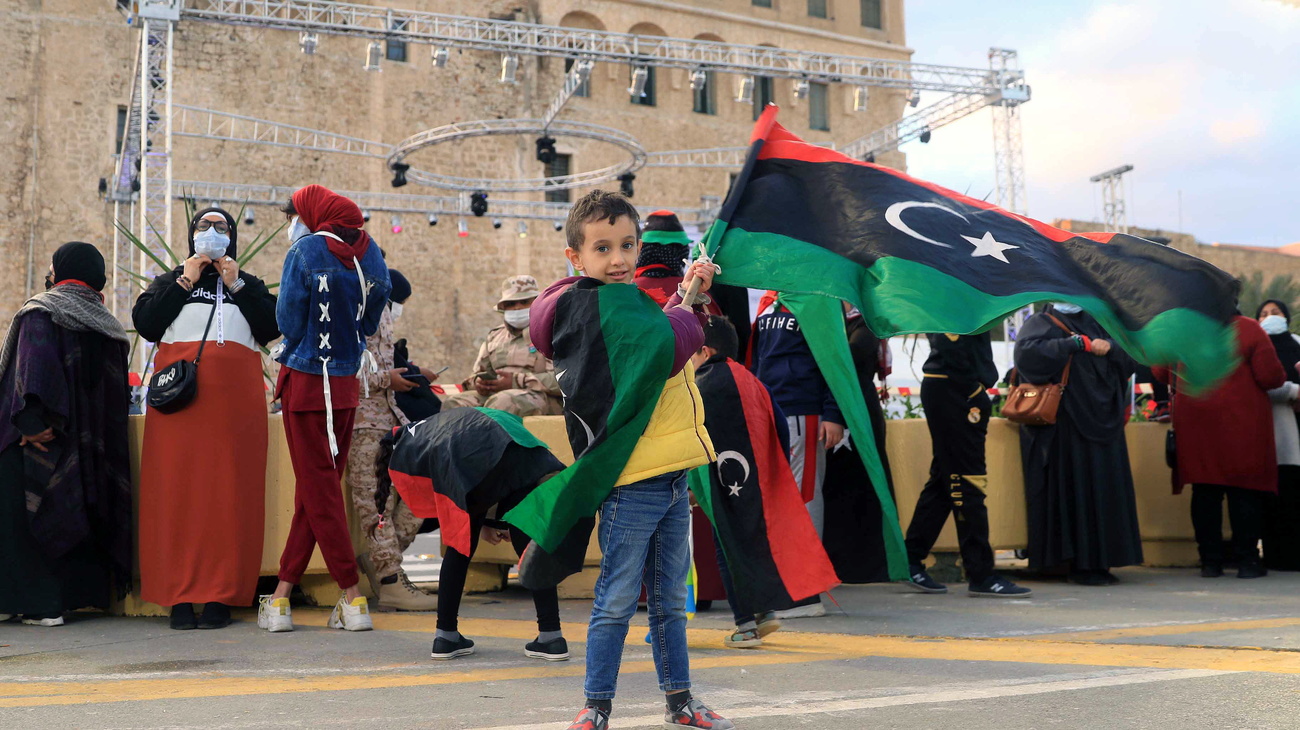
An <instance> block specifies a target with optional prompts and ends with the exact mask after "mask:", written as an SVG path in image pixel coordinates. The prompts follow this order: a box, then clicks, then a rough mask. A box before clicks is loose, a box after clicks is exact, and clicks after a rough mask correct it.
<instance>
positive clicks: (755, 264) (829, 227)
mask: <svg viewBox="0 0 1300 730" xmlns="http://www.w3.org/2000/svg"><path fill="white" fill-rule="evenodd" d="M776 113H777V109H776V107H775V106H769V107H768V109H767V110H765V111H764V112H763V115H762V117H760V119H759V121H758V123H757V124H756V125H755V129H754V135H753V138H752V141H751V147H750V152H749V156H748V158H747V160H746V162H745V166H744V168H742V170H741V173H740V176H739V177H738V178H737V180H736V182H735V184H734V185H733V186H732V189H731V192H730V194H729V195H728V197H727V200H726V202H725V203H724V205H723V207H722V212H721V214H720V215H719V219H718V220H717V221H716V222H715V223H714V225H713V226H712V228H710V230H709V233H708V235H707V237H706V250H707V251H708V253H709V254H710V255H712V256H713V257H714V260H715V261H716V262H717V263H718V264H719V265H720V266H721V267H722V273H721V275H720V276H719V277H718V281H719V282H721V283H724V284H730V285H735V286H745V287H750V288H754V289H773V290H776V291H779V292H782V294H783V296H782V298H781V301H782V302H783V303H784V304H785V305H786V306H787V307H788V308H789V309H790V310H791V311H792V312H793V313H794V314H795V316H796V317H797V318H798V319H799V324H800V327H801V328H802V329H803V331H804V334H805V337H807V339H808V343H809V346H810V347H811V349H812V351H813V356H814V357H815V358H816V360H817V364H818V366H819V367H820V368H821V369H822V371H823V375H824V376H825V377H826V381H827V384H828V385H829V386H830V388H831V392H832V393H833V394H834V396H835V399H836V402H837V403H838V404H839V405H840V408H841V410H843V412H844V414H845V417H846V419H847V420H848V426H849V429H850V432H851V433H852V434H853V441H854V445H855V448H856V450H857V452H858V454H859V455H861V456H862V457H863V461H864V463H865V465H866V467H867V472H868V474H869V475H870V476H871V480H872V482H873V485H874V486H875V488H876V492H877V496H878V497H879V498H880V501H881V505H882V507H883V508H884V509H883V510H882V511H883V512H884V514H883V516H882V519H883V520H884V522H885V525H884V529H885V535H886V541H885V542H886V553H887V556H888V558H889V564H890V574H891V576H893V577H895V578H902V577H905V570H906V565H905V561H906V556H905V554H904V551H903V545H902V536H901V534H900V533H899V529H898V524H897V523H898V520H897V513H896V510H895V509H894V506H893V502H892V499H890V498H889V496H888V492H887V490H886V489H885V487H884V485H885V480H884V475H883V471H882V469H881V466H880V463H879V457H878V455H877V454H876V453H875V450H874V449H872V448H870V444H871V443H872V438H871V424H870V421H869V419H868V417H867V413H866V409H865V406H863V405H862V404H863V400H862V398H863V395H862V393H861V387H860V385H859V384H858V382H857V378H856V376H855V375H854V373H853V366H852V359H851V357H850V354H849V351H848V345H847V342H846V337H845V333H844V323H843V315H842V311H841V309H840V306H841V305H840V303H839V301H836V300H844V301H848V302H851V303H853V304H854V305H856V306H857V307H858V308H859V309H860V310H861V311H862V314H863V317H864V318H865V319H866V322H867V324H868V325H869V326H870V327H871V329H872V331H874V332H875V333H876V334H877V335H879V336H881V337H889V336H893V335H898V334H910V333H924V332H954V333H962V334H969V333H976V332H982V331H984V330H987V329H988V328H990V327H992V326H994V325H995V324H997V323H998V322H1000V321H1001V320H1002V319H1003V318H1005V317H1006V316H1007V315H1008V314H1009V313H1011V312H1014V311H1015V310H1017V309H1019V308H1021V307H1024V306H1026V305H1028V304H1032V303H1034V302H1040V301H1049V300H1050V301H1067V302H1073V303H1075V304H1078V305H1080V306H1082V307H1083V308H1084V309H1085V310H1087V311H1088V312H1089V313H1090V314H1092V315H1093V316H1094V317H1096V319H1097V320H1098V321H1099V322H1100V323H1101V324H1102V326H1103V327H1105V328H1106V330H1107V331H1108V332H1109V333H1110V334H1111V336H1113V337H1114V338H1115V340H1116V342H1117V343H1118V344H1119V345H1120V346H1121V347H1123V348H1124V349H1125V350H1126V351H1127V352H1128V353H1130V354H1131V355H1133V357H1134V358H1136V359H1138V360H1139V361H1141V362H1144V363H1146V364H1169V363H1175V362H1177V363H1181V364H1182V370H1183V372H1185V373H1186V374H1187V380H1188V382H1189V385H1190V386H1192V387H1196V388H1201V389H1204V388H1207V387H1210V386H1212V385H1213V384H1214V383H1215V382H1217V381H1218V380H1220V379H1222V378H1223V377H1225V376H1226V375H1227V374H1228V373H1230V372H1232V370H1233V368H1234V367H1235V366H1236V360H1237V358H1236V356H1235V350H1236V348H1235V342H1234V337H1233V334H1232V330H1231V328H1229V327H1228V326H1227V325H1226V322H1227V320H1228V318H1229V316H1231V315H1232V313H1233V311H1234V306H1235V299H1236V291H1237V285H1236V282H1235V281H1234V280H1233V278H1232V277H1231V276H1229V275H1228V274H1227V273H1225V272H1223V271H1221V270H1219V269H1217V268H1215V267H1214V266H1211V265H1210V264H1208V263H1206V262H1204V261H1202V260H1200V259H1198V258H1195V257H1193V256H1189V255H1187V254H1184V253H1181V252H1179V251H1176V250H1174V249H1171V248H1168V247H1165V246H1160V245H1158V244H1155V243H1151V242H1149V241H1145V240H1143V239H1140V238H1137V237H1134V236H1128V235H1123V234H1111V233H1105V234H1082V235H1080V234H1074V233H1070V232H1068V231H1063V230H1060V229H1057V228H1053V227H1052V226H1049V225H1047V224H1044V223H1041V222H1039V221H1036V220H1032V219H1030V218H1026V217H1024V216H1021V215H1017V214H1014V213H1010V212H1007V211H1004V210H1002V209H1000V208H997V207H996V206H994V205H992V204H989V203H986V202H983V201H980V200H975V199H973V198H969V197H967V196H964V195H961V194H959V193H956V192H953V191H951V190H947V189H945V188H942V187H939V186H937V185H934V184H931V183H927V182H924V181H921V180H917V179H914V178H911V177H908V176H907V175H905V174H903V173H901V172H898V171H896V170H891V169H889V168H886V167H881V166H879V165H874V164H871V163H866V162H861V161H858V160H853V159H850V158H848V157H845V156H844V155H842V154H840V153H838V152H835V151H833V150H828V149H825V148H821V147H815V146H813V145H809V144H807V143H805V142H804V141H803V140H801V139H799V138H798V137H796V136H794V135H793V134H791V133H790V132H788V131H787V130H785V129H784V128H783V127H781V125H779V124H777V122H776Z"/></svg>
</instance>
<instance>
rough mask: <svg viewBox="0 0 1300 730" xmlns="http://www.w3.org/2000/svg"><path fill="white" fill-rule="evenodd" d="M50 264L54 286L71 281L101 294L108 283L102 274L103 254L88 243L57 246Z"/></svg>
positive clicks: (78, 242) (73, 242)
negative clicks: (51, 264)
mask: <svg viewBox="0 0 1300 730" xmlns="http://www.w3.org/2000/svg"><path fill="white" fill-rule="evenodd" d="M52 263H53V264H54V283H55V284H58V283H59V282H62V281H67V280H69V279H73V280H75V281H80V282H82V283H83V284H86V285H87V286H89V287H90V288H92V289H94V290H95V291H101V292H102V291H104V284H106V283H107V282H108V278H107V277H106V276H105V274H104V254H102V253H100V252H99V249H97V248H95V247H94V246H92V245H90V244H89V243H82V242H81V241H72V242H70V243H65V244H63V245H62V246H59V249H58V250H57V251H55V252H54V257H53V259H52Z"/></svg>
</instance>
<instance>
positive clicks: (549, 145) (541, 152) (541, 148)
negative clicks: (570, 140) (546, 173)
mask: <svg viewBox="0 0 1300 730" xmlns="http://www.w3.org/2000/svg"><path fill="white" fill-rule="evenodd" d="M536 144H537V161H538V162H540V163H542V164H543V165H549V164H551V163H552V162H555V138H554V137H548V136H546V135H542V136H541V137H538V138H537V141H536Z"/></svg>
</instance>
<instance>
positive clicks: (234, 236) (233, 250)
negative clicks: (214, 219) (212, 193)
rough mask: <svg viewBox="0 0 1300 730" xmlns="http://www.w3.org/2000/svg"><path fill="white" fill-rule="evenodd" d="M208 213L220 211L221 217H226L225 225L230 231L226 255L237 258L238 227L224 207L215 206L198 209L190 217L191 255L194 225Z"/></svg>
mask: <svg viewBox="0 0 1300 730" xmlns="http://www.w3.org/2000/svg"><path fill="white" fill-rule="evenodd" d="M208 213H220V214H221V217H222V218H225V219H226V225H228V226H230V233H229V234H227V235H229V236H230V245H229V246H227V247H226V255H227V256H229V257H230V258H232V259H237V258H239V246H238V244H239V227H238V226H236V225H235V219H234V218H232V217H231V216H230V214H229V213H227V212H226V211H225V210H224V209H222V208H217V207H215V206H214V207H212V208H204V209H203V210H200V211H199V212H197V213H195V214H194V217H193V218H191V219H190V230H189V240H190V255H191V256H193V255H194V227H195V226H197V225H198V224H199V221H200V220H202V219H203V216H205V215H207V214H208Z"/></svg>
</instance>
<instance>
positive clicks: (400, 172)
mask: <svg viewBox="0 0 1300 730" xmlns="http://www.w3.org/2000/svg"><path fill="white" fill-rule="evenodd" d="M409 169H411V166H410V165H408V164H406V163H405V162H395V163H393V187H395V188H400V187H402V186H403V185H405V184H406V171H407V170H409Z"/></svg>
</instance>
